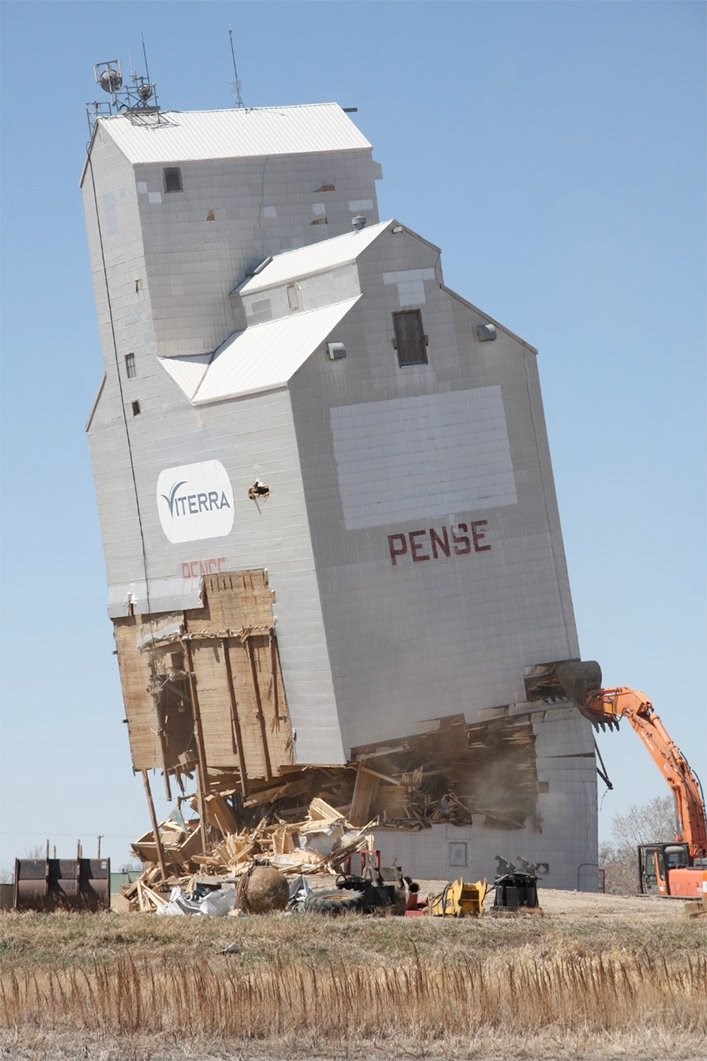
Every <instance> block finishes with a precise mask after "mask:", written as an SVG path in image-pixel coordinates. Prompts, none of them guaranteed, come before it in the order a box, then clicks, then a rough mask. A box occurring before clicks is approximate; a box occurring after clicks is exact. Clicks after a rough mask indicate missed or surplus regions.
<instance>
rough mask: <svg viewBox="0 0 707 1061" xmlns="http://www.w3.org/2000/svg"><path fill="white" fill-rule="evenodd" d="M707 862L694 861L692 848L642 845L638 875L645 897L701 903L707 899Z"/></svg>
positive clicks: (686, 846) (678, 845) (701, 860)
mask: <svg viewBox="0 0 707 1061" xmlns="http://www.w3.org/2000/svg"><path fill="white" fill-rule="evenodd" d="M705 862H707V859H700V858H697V859H692V858H691V856H690V845H689V844H677V843H675V844H642V845H641V846H640V847H639V849H638V872H639V879H640V884H641V891H642V892H643V894H644V895H673V896H679V897H681V898H683V899H701V898H702V897H703V896H704V895H707V865H703V863H705Z"/></svg>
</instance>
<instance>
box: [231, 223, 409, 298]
mask: <svg viewBox="0 0 707 1061" xmlns="http://www.w3.org/2000/svg"><path fill="white" fill-rule="evenodd" d="M394 224H396V222H395V221H381V222H379V224H377V225H371V226H370V228H362V229H360V230H359V231H358V232H356V231H351V232H345V233H344V235H343V236H332V238H331V239H325V240H322V241H321V242H320V243H312V244H310V245H309V246H307V247H298V248H297V249H296V250H293V251H283V253H282V254H277V255H276V256H275V257H274V258H273V260H272V261H271V262H270V263H269V264H268V265H266V266H265V268H264V269H262V270H261V272H259V273H256V275H255V276H251V277H250V278H249V279H248V280H245V281H244V282H243V283H242V284H241V285H240V286H239V287H238V288H236V290H237V292H238V294H239V295H250V294H252V293H253V292H254V291H263V290H264V289H265V288H268V287H275V286H276V285H277V284H285V283H287V282H288V281H290V280H299V279H301V278H302V277H304V276H311V275H312V274H314V273H322V272H326V271H327V270H328V269H336V268H337V266H340V265H348V264H349V262H354V261H355V260H356V259H357V258H358V256H359V254H361V253H362V252H363V251H365V250H366V248H367V247H370V245H371V244H372V243H373V242H374V240H376V239H378V237H379V236H380V235H381V233H382V232H385V230H386V229H387V228H389V227H390V226H391V225H394Z"/></svg>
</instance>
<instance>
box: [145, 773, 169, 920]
mask: <svg viewBox="0 0 707 1061" xmlns="http://www.w3.org/2000/svg"><path fill="white" fill-rule="evenodd" d="M142 783H143V785H144V786H145V795H146V796H147V809H148V810H149V812H150V821H151V823H152V832H153V834H154V837H155V846H156V847H157V861H158V862H159V866H160V873H161V874H162V880H167V865H166V863H165V857H164V848H163V846H162V838H161V837H160V827H159V825H158V823H157V815H156V814H155V804H154V803H153V801H152V792H151V791H150V779H149V777H148V776H147V770H143V771H142ZM141 908H142V901H141Z"/></svg>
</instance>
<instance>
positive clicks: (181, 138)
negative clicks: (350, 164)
mask: <svg viewBox="0 0 707 1061" xmlns="http://www.w3.org/2000/svg"><path fill="white" fill-rule="evenodd" d="M160 119H161V120H159V121H158V120H157V116H155V117H152V118H150V117H149V116H144V115H142V116H141V118H140V121H139V122H133V121H131V120H130V118H129V117H127V116H126V115H118V116H116V117H113V118H100V119H99V121H98V123H97V124H98V126H99V128H100V129H102V130H104V131H105V132H106V133H107V134H108V135H109V136H110V137H111V138H112V139H113V140H114V141H115V143H116V144H117V146H118V147H119V148H120V150H121V151H122V152H123V154H124V155H125V156H126V157H127V158H128V159H129V161H130V162H132V163H133V164H140V163H146V162H196V161H199V160H202V159H214V158H252V157H258V156H260V155H300V154H309V153H311V152H316V151H351V150H357V149H361V148H370V146H371V145H370V143H369V142H368V140H367V139H366V138H365V136H364V135H363V134H362V133H361V132H360V131H359V130H358V129H357V128H356V126H355V125H354V123H353V122H352V121H351V119H350V118H349V117H348V115H347V114H345V113H344V111H343V110H342V109H341V107H340V106H339V105H338V103H313V104H308V105H305V106H296V107H256V108H253V109H246V108H238V109H237V108H234V109H233V110H224V111H163V112H161V114H160Z"/></svg>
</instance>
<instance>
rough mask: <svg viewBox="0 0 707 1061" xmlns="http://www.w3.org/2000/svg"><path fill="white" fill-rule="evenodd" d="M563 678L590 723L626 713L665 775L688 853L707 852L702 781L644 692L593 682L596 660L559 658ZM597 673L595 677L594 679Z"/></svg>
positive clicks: (614, 723)
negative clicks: (571, 661) (563, 660)
mask: <svg viewBox="0 0 707 1061" xmlns="http://www.w3.org/2000/svg"><path fill="white" fill-rule="evenodd" d="M562 666H563V667H564V668H565V671H564V673H563V674H562V675H558V677H560V678H561V680H562V684H563V685H564V687H565V688H566V690H567V692H568V694H569V695H572V696H573V697H574V698H575V699H576V701H577V704H578V705H579V710H580V711H581V712H582V714H583V715H584V717H585V718H588V719H589V721H590V722H592V723H593V725H595V726H600V727H602V728H605V727H607V726H608V727H609V728H610V729H611V728H617V729H618V724H619V720H620V719H622V718H625V719H626V720H627V721H628V723H629V725H630V726H631V727H632V728H633V729H634V730H635V732H636V733H637V734H638V736H639V737H640V739H641V741H642V742H643V745H644V747H645V748H646V749H647V751H648V753H649V755H650V756H651V758H652V759H653V762H654V763H655V764H656V766H657V767H658V769H659V770H660V772H661V773H662V775H663V777H664V778H665V780H666V781H667V783H668V785H669V787H670V790H671V792H672V794H673V798H674V800H675V812H676V817H677V822H678V827H679V829H680V833H681V835H680V836H679V837H678V840H680V841H685V842H686V843H687V845H688V848H689V851H690V855H691V857H692V858H701V857H704V856H705V855H706V854H707V822H706V821H705V802H704V796H703V794H702V786H701V785H700V780H699V778H698V776H697V774H696V773H695V772H694V770H693V769H692V767H691V766H690V764H689V763H688V761H687V759H686V758H685V756H684V755H683V754H682V752H681V751H680V749H679V748H678V746H677V744H676V743H675V741H674V740H672V738H671V737H670V734H669V733H668V731H667V730H666V728H665V726H664V725H663V723H662V722H661V720H660V718H659V717H658V715H657V714H656V712H655V710H654V708H653V704H652V703H651V702H650V700H649V699H648V697H647V696H646V695H645V693H642V692H640V691H639V690H638V689H630V688H627V687H626V686H620V687H619V688H616V689H602V688H598V686H599V685H600V684H601V671H600V669H599V665H598V664H596V663H578V664H575V665H572V664H563V665H562ZM597 677H599V680H597Z"/></svg>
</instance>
